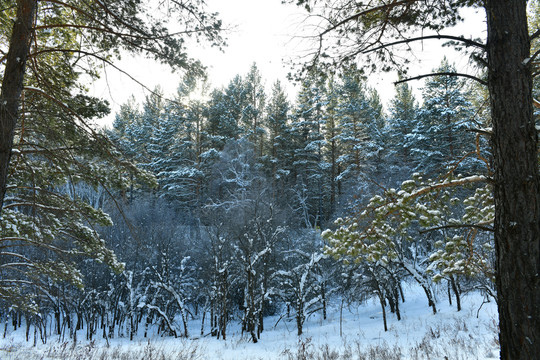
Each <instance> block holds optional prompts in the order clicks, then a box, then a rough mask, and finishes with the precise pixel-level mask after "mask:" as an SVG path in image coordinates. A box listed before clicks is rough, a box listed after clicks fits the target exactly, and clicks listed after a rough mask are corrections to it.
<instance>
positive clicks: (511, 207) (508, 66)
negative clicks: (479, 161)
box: [486, 0, 540, 359]
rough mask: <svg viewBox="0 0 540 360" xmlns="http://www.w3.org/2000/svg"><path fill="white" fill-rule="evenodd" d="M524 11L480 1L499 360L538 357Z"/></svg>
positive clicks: (535, 192)
mask: <svg viewBox="0 0 540 360" xmlns="http://www.w3.org/2000/svg"><path fill="white" fill-rule="evenodd" d="M526 6H527V3H526V1H523V0H488V1H487V2H486V13H487V24H488V63H489V73H488V74H489V75H488V76H489V80H488V83H489V92H490V96H491V111H492V119H493V136H492V142H493V155H494V162H495V164H494V165H495V179H494V180H495V188H494V198H495V250H496V255H497V264H496V271H497V273H496V285H497V292H498V307H499V326H500V344H501V358H502V359H534V358H537V357H538V354H540V337H539V333H540V311H539V308H540V284H539V281H540V278H539V271H540V252H539V240H540V213H539V206H540V195H539V194H540V191H539V190H540V188H539V179H538V154H537V149H538V148H537V145H538V144H537V142H538V140H537V132H536V129H535V124H534V119H533V110H532V76H531V69H530V68H529V66H530V65H529V64H528V59H529V56H530V42H529V36H528V29H527V13H526Z"/></svg>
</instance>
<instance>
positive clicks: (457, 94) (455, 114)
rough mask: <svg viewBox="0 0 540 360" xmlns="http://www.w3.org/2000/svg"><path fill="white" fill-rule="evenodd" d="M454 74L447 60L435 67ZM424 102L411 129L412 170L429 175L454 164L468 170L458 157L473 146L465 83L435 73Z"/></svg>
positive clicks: (463, 170)
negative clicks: (414, 125)
mask: <svg viewBox="0 0 540 360" xmlns="http://www.w3.org/2000/svg"><path fill="white" fill-rule="evenodd" d="M434 72H440V73H455V68H454V66H453V65H450V64H449V63H448V61H447V60H446V59H444V60H443V62H442V63H441V66H440V67H439V68H437V69H436V70H434ZM423 100H424V101H423V105H422V107H421V109H420V112H419V115H418V119H419V120H418V123H417V126H416V127H415V129H414V130H413V135H414V139H413V141H414V145H413V148H412V149H411V151H412V152H413V153H414V156H415V158H416V159H415V165H416V167H415V171H417V172H423V173H425V174H428V175H429V176H434V175H436V174H444V173H445V172H447V171H448V170H449V169H450V168H451V167H453V166H455V165H456V164H458V165H459V168H458V170H459V171H460V172H463V173H470V171H471V169H470V165H469V164H468V163H466V162H460V160H461V158H462V157H463V156H465V155H466V154H467V153H468V152H470V151H473V150H474V148H475V145H474V144H475V140H474V134H473V133H472V132H469V131H467V130H468V129H469V128H470V127H472V126H471V124H472V116H473V112H472V106H471V103H470V102H469V101H468V100H467V98H466V96H465V94H464V82H463V81H462V80H459V79H458V78H457V77H455V76H444V75H441V76H435V77H433V78H431V79H428V80H427V81H426V84H425V87H424V89H423Z"/></svg>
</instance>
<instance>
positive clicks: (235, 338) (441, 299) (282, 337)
mask: <svg viewBox="0 0 540 360" xmlns="http://www.w3.org/2000/svg"><path fill="white" fill-rule="evenodd" d="M404 290H405V300H406V301H405V302H404V303H402V304H401V314H402V319H401V321H397V318H396V316H395V315H394V314H390V313H389V314H388V327H389V330H388V331H387V332H385V331H384V328H383V323H382V313H381V308H380V305H379V303H378V302H377V301H376V300H375V298H374V299H372V300H368V301H367V302H365V303H363V304H360V305H358V304H357V305H354V306H344V307H343V311H342V312H340V301H339V300H337V299H334V302H333V305H332V306H331V307H330V309H329V312H328V317H327V319H326V320H323V319H322V314H320V313H315V314H313V315H311V316H310V317H309V318H308V319H307V320H306V323H305V326H304V334H303V335H302V336H300V337H299V336H297V335H296V334H297V329H296V323H295V321H294V318H291V319H289V320H286V319H281V320H279V317H268V318H265V327H266V330H265V331H264V332H263V333H262V335H261V339H260V341H259V342H258V343H256V344H254V343H252V342H250V341H249V338H248V337H247V336H246V335H245V334H244V335H242V333H241V329H240V326H239V325H238V321H233V322H231V324H230V325H229V330H228V334H227V339H226V340H217V339H215V338H213V337H210V336H206V337H200V336H192V337H191V338H189V339H185V338H183V339H175V338H171V337H161V336H159V335H154V336H151V337H149V338H144V337H142V335H140V336H139V337H138V338H136V339H135V340H134V341H129V340H128V339H125V338H115V339H109V341H108V344H107V342H106V341H105V339H101V338H98V339H96V340H94V341H81V340H80V341H78V342H77V343H76V344H74V343H73V342H72V341H67V340H64V341H62V340H60V339H58V337H54V336H51V337H50V338H49V341H48V343H47V344H42V343H38V344H37V345H36V346H33V342H32V341H31V342H26V341H25V335H24V328H21V329H19V330H17V331H9V327H8V331H7V335H6V337H5V338H0V360H19V359H20V360H34V359H36V360H37V359H40V360H49V359H51V360H52V359H55V360H56V359H81V360H94V359H95V360H97V359H99V360H106V359H112V360H114V359H121V360H138V359H141V360H143V359H144V360H154V359H155V360H158V359H159V360H168V359H175V360H184V359H193V360H194V359H224V360H225V359H231V360H232V359H234V360H248V359H253V360H258V359H272V360H273V359H287V360H289V359H302V360H304V359H306V360H307V359H321V360H322V359H324V360H331V359H335V360H338V359H358V360H368V359H369V360H380V359H385V360H404V359H441V360H443V359H448V360H475V359H478V360H486V359H497V358H499V346H498V337H497V331H498V329H497V324H498V320H497V307H496V304H495V302H494V301H491V302H488V303H484V298H483V296H482V295H480V294H479V293H469V294H466V295H464V296H463V299H462V307H463V308H462V310H461V311H460V312H457V311H456V307H455V303H454V306H450V305H449V303H448V298H447V297H446V296H443V294H444V293H445V292H443V291H442V290H441V292H440V293H439V294H438V302H437V306H438V313H437V314H435V315H434V314H433V313H432V311H431V308H429V307H428V306H427V300H426V298H425V296H424V295H423V293H422V292H421V289H419V288H417V287H415V286H406V287H405V288H404ZM278 320H279V321H278ZM200 328H201V323H200V321H197V320H192V321H191V322H190V330H191V334H199V333H200ZM141 330H142V329H141ZM141 333H142V331H141ZM85 334H86V332H85V331H83V330H81V331H80V333H79V334H78V336H79V339H80V338H84V336H85Z"/></svg>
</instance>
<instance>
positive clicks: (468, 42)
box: [363, 34, 486, 54]
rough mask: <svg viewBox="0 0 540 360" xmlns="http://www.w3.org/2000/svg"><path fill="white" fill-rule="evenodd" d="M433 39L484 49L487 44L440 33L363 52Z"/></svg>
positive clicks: (367, 50)
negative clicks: (452, 41) (457, 42)
mask: <svg viewBox="0 0 540 360" xmlns="http://www.w3.org/2000/svg"><path fill="white" fill-rule="evenodd" d="M432 39H436V40H454V41H459V42H462V43H464V44H465V45H467V46H474V47H477V48H480V49H483V50H485V48H486V46H485V45H484V44H481V43H479V42H476V41H473V40H471V39H465V38H463V37H460V36H452V35H440V34H439V35H426V36H418V37H415V38H409V39H403V40H398V41H394V42H391V43H388V44H383V45H380V46H377V47H375V48H371V49H366V50H364V51H363V53H364V54H367V53H370V52H373V51H377V50H382V49H385V48H387V47H390V46H395V45H400V44H408V43H411V42H415V41H422V40H432Z"/></svg>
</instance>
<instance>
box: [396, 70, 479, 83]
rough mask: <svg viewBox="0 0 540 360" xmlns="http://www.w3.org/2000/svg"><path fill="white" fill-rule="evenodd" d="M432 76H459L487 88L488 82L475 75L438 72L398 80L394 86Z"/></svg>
mask: <svg viewBox="0 0 540 360" xmlns="http://www.w3.org/2000/svg"><path fill="white" fill-rule="evenodd" d="M430 76H459V77H464V78H467V79H471V80H474V81H477V82H479V83H480V84H482V85H485V86H487V82H486V81H484V80H482V79H480V78H477V77H476V76H474V75H469V74H463V73H458V72H437V73H430V74H423V75H418V76H414V77H411V78H407V79H403V80H398V81H396V82H394V84H395V85H397V84H401V83H404V82H407V81H412V80H420V79H423V78H426V77H430Z"/></svg>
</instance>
